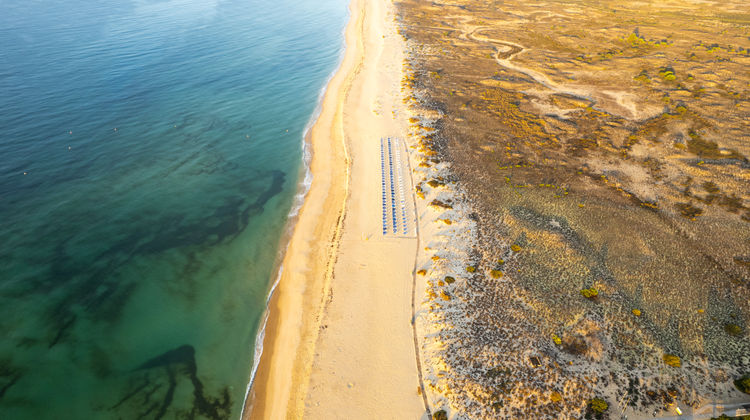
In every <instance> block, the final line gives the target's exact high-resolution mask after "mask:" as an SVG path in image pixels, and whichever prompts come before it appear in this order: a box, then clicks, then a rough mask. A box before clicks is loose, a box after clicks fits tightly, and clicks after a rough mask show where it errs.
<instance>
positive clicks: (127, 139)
mask: <svg viewBox="0 0 750 420" xmlns="http://www.w3.org/2000/svg"><path fill="white" fill-rule="evenodd" d="M346 6H347V2H346V0H316V1H313V0H296V1H292V0H276V1H270V0H245V1H238V0H229V1H219V0H206V1H198V0H175V1H158V0H156V1H154V0H149V1H125V2H113V1H108V0H105V1H99V2H94V1H70V2H52V1H49V0H43V1H21V0H11V1H3V2H2V3H0V111H1V112H0V238H2V240H0V334H2V337H3V340H2V341H0V413H1V414H0V417H1V418H4V419H5V418H9V419H40V418H42V419H43V418H55V419H61V418H71V419H84V418H212V419H215V418H237V417H238V416H239V413H240V410H241V406H242V400H243V397H244V394H245V388H246V385H247V382H248V380H249V377H250V371H251V366H252V362H253V350H254V349H253V347H254V340H255V336H256V334H257V330H258V327H259V323H260V319H261V316H262V313H263V310H264V308H265V298H266V295H267V293H268V290H269V287H270V283H271V280H272V279H271V278H272V276H273V275H274V273H273V269H274V262H275V258H276V256H277V253H278V248H279V245H280V244H279V240H280V237H281V234H282V231H283V228H284V225H285V222H286V218H287V214H288V213H289V210H290V208H291V206H292V204H293V201H294V195H295V192H296V190H297V186H298V182H299V179H300V170H301V160H302V150H301V141H302V136H303V133H304V130H305V127H306V125H307V124H308V122H309V121H310V117H311V115H312V114H313V112H314V110H315V107H316V105H317V103H318V99H319V93H320V90H321V88H322V87H323V86H324V85H325V82H326V80H327V77H328V76H329V75H330V74H331V72H332V71H333V70H334V68H335V66H336V64H337V62H338V59H339V55H340V51H341V47H342V30H343V27H344V25H345V21H346V17H347V10H346ZM287 130H288V131H287Z"/></svg>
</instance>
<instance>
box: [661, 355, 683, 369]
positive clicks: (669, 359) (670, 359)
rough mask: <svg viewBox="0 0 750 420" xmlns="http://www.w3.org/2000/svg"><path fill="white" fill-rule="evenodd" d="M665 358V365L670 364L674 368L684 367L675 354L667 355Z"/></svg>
mask: <svg viewBox="0 0 750 420" xmlns="http://www.w3.org/2000/svg"><path fill="white" fill-rule="evenodd" d="M663 358H664V363H666V364H668V365H669V366H672V367H680V366H682V363H681V362H680V357H679V356H675V355H674V354H665V355H664V356H663Z"/></svg>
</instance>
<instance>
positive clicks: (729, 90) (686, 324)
mask: <svg viewBox="0 0 750 420" xmlns="http://www.w3.org/2000/svg"><path fill="white" fill-rule="evenodd" d="M621 3H622V2H614V1H613V2H594V1H548V2H522V1H504V2H496V1H458V0H456V1H442V0H441V1H433V2H423V1H416V0H404V1H401V2H398V3H397V4H398V8H399V11H400V15H399V16H400V23H401V29H402V34H403V35H404V37H405V39H406V40H407V45H408V49H409V55H408V60H407V62H406V65H405V68H406V71H407V73H406V75H405V79H404V87H405V88H406V89H407V90H408V93H409V95H411V97H410V99H409V101H408V102H409V103H410V104H411V106H412V109H413V112H414V114H415V116H416V118H415V120H414V121H412V122H413V125H414V129H415V131H414V136H413V137H411V138H412V141H413V142H414V144H415V145H417V146H418V150H417V151H415V155H414V157H413V158H414V161H415V163H416V165H415V167H417V172H416V174H415V176H416V181H417V182H416V187H417V191H418V195H419V194H421V195H422V196H424V198H423V199H422V198H420V200H418V201H419V202H421V203H422V204H419V206H421V207H420V208H422V209H425V208H429V207H430V206H429V205H428V204H429V203H430V202H434V201H433V200H436V199H437V200H438V201H439V202H440V203H449V204H450V206H451V207H452V208H446V207H440V206H437V207H438V208H437V210H440V212H437V213H435V212H433V213H425V212H424V210H423V212H422V213H420V217H421V220H422V225H424V224H425V223H426V220H428V219H430V218H432V219H433V220H434V221H435V223H436V225H435V226H440V227H441V229H443V232H444V233H438V232H435V234H434V235H433V236H432V240H431V242H432V243H431V244H423V245H422V246H420V247H419V255H418V259H417V267H418V268H421V269H424V270H425V272H424V277H423V278H424V279H425V283H424V284H423V287H424V290H423V293H422V294H421V312H420V316H419V317H418V324H419V325H420V328H421V329H422V332H423V334H421V336H422V338H423V342H422V343H421V345H420V349H421V352H422V358H423V362H424V363H423V364H424V369H423V371H424V374H425V384H426V389H427V390H428V394H429V395H428V396H429V400H430V401H431V405H433V408H434V409H437V408H440V407H444V408H445V409H446V410H447V411H449V412H450V413H453V414H455V415H459V416H463V417H468V418H497V417H514V418H545V417H547V418H566V417H570V418H580V417H582V416H584V415H586V414H588V415H593V413H592V412H591V410H590V409H588V408H587V403H588V402H589V401H590V400H591V399H592V398H595V397H596V398H602V399H604V400H605V401H606V402H607V403H608V405H609V409H608V410H607V412H606V414H605V415H611V416H612V417H613V418H617V417H618V416H619V414H620V413H622V412H625V413H626V414H628V416H629V418H639V417H652V416H660V415H661V416H664V415H669V414H670V413H672V414H674V412H675V408H676V407H680V409H681V410H682V411H683V412H687V413H689V412H691V411H692V410H694V409H698V408H699V407H701V406H704V405H705V404H707V403H710V402H711V401H739V400H742V399H743V398H746V396H743V394H741V393H740V392H739V391H737V390H736V389H735V388H734V386H733V384H732V380H733V379H736V378H737V377H739V376H741V375H743V374H748V373H750V339H748V332H747V325H748V321H749V320H750V318H749V316H750V291H749V290H748V287H749V284H750V263H748V262H749V261H750V251H748V250H750V163H749V162H748V156H750V73H748V70H747V69H748V68H750V51H749V50H748V47H750V45H748V41H747V40H748V36H749V35H750V15H748V13H747V10H746V5H744V2H740V1H730V2H721V3H720V4H719V3H705V2H677V1H664V2H659V3H651V2H648V3H647V2H642V3H633V2H628V3H627V4H626V5H625V6H623V5H622V4H621ZM437 177H440V178H441V179H442V180H441V181H440V182H439V183H437V184H435V186H430V185H429V182H430V181H431V180H436V179H437ZM440 194H443V195H444V196H443V195H440ZM432 208H433V210H436V209H435V206H432ZM442 213H446V215H445V216H442V215H441V214H442ZM444 218H449V219H452V222H451V224H450V225H447V224H446V223H444V222H442V220H443V219H444ZM441 223H443V224H444V225H446V226H450V228H448V229H449V230H451V231H450V232H445V231H444V230H445V229H446V226H442V225H441ZM424 231H426V230H425V229H423V232H424ZM441 238H443V239H441ZM435 257H437V258H435ZM445 276H450V277H451V278H453V279H454V281H451V282H450V283H448V282H446V281H445V279H444V278H445ZM591 289H595V291H596V296H592V297H590V298H587V297H585V296H584V294H585V293H587V294H589V295H591V293H590V291H591ZM669 355H673V356H677V357H679V359H680V367H673V366H669V365H668V364H667V363H666V362H665V360H672V359H670V358H669V357H668V358H667V359H665V356H669Z"/></svg>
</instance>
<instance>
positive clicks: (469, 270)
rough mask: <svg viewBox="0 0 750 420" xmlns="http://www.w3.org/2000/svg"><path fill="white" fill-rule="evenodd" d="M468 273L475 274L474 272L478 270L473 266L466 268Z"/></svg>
mask: <svg viewBox="0 0 750 420" xmlns="http://www.w3.org/2000/svg"><path fill="white" fill-rule="evenodd" d="M466 271H468V272H469V273H473V272H475V271H477V268H476V267H474V266H473V265H470V266H468V267H466Z"/></svg>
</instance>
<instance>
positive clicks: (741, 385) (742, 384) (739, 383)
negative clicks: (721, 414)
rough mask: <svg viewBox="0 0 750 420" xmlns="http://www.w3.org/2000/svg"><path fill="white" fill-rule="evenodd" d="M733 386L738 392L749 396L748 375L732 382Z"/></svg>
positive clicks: (749, 379)
mask: <svg viewBox="0 0 750 420" xmlns="http://www.w3.org/2000/svg"><path fill="white" fill-rule="evenodd" d="M734 386H736V387H737V389H739V390H740V392H744V393H745V394H750V375H745V376H743V377H741V378H740V379H737V380H736V381H734Z"/></svg>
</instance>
